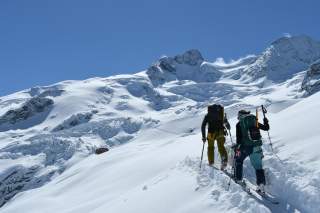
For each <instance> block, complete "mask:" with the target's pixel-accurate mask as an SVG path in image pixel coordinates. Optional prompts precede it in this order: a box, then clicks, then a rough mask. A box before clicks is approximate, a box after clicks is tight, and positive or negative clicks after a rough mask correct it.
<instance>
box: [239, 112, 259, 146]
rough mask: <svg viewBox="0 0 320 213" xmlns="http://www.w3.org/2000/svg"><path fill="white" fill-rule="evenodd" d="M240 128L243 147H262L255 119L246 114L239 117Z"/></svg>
mask: <svg viewBox="0 0 320 213" xmlns="http://www.w3.org/2000/svg"><path fill="white" fill-rule="evenodd" d="M240 127H241V133H242V139H243V140H244V141H243V143H244V144H245V145H254V146H261V145H262V137H261V133H260V129H259V127H258V125H257V117H256V116H254V115H252V114H248V115H242V116H241V117H240Z"/></svg>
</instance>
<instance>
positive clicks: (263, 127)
mask: <svg viewBox="0 0 320 213" xmlns="http://www.w3.org/2000/svg"><path fill="white" fill-rule="evenodd" d="M259 129H261V130H264V131H268V130H269V129H270V126H269V122H265V121H264V122H263V124H261V123H259ZM236 135H237V144H242V141H241V140H242V133H241V127H240V122H238V123H237V125H236Z"/></svg>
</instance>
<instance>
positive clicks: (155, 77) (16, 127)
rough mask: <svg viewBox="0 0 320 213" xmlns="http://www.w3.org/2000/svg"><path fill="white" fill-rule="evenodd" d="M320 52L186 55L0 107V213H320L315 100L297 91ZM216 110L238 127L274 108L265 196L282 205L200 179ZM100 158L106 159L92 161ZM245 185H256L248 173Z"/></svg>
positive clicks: (286, 43)
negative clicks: (247, 115) (204, 134)
mask: <svg viewBox="0 0 320 213" xmlns="http://www.w3.org/2000/svg"><path fill="white" fill-rule="evenodd" d="M318 44H319V43H318V42H316V41H313V40H311V39H310V38H309V37H305V36H300V37H293V38H283V39H279V40H277V41H276V42H274V43H273V44H272V45H271V46H270V47H269V48H267V50H266V51H265V52H263V53H262V54H261V55H260V56H253V55H249V56H247V57H245V58H242V59H239V60H236V61H232V62H230V63H225V62H223V61H222V60H220V61H216V62H213V63H211V62H207V61H204V59H203V57H202V56H201V54H200V52H199V51H197V50H190V51H187V52H186V53H184V54H182V55H177V56H175V57H162V58H161V59H160V60H159V61H158V62H156V63H155V64H153V65H152V66H151V67H150V68H148V69H147V70H146V71H142V72H139V73H137V74H134V75H118V76H112V77H108V78H92V79H87V80H84V81H64V82H60V83H57V84H54V85H50V86H46V87H34V88H31V89H28V90H24V91H21V92H18V93H15V94H12V95H8V96H5V97H1V98H0V140H1V144H0V169H1V171H0V181H1V182H0V183H1V184H0V206H2V207H1V208H0V212H150V211H152V212H212V211H222V212H295V211H296V212H318V209H319V208H318V206H319V204H320V200H319V196H318V194H319V191H320V181H319V174H320V163H319V162H320V161H319V157H318V156H319V154H320V153H319V151H318V149H316V147H317V146H316V145H317V144H316V143H317V141H319V137H320V135H319V127H318V126H317V125H316V116H317V115H318V113H319V104H318V103H319V98H320V95H319V94H318V93H316V91H317V90H316V89H315V90H313V93H315V94H314V95H313V96H310V97H307V95H308V94H309V93H306V92H305V91H304V90H303V88H304V87H303V86H302V82H304V81H305V79H306V78H308V79H309V80H310V79H312V80H314V79H317V76H310V71H307V68H308V66H310V65H311V64H312V63H313V62H314V61H315V60H316V58H317V57H318V53H319V52H320V46H319V45H318ZM268 51H269V52H270V54H268ZM271 53H272V54H271ZM305 53H306V54H305ZM319 57H320V56H319ZM286 62H287V63H286ZM314 66H315V65H313V67H311V68H310V69H311V70H314V69H313V68H314ZM293 68H294V69H293ZM277 72H279V75H277ZM280 72H281V73H280ZM315 74H317V73H315ZM278 77H279V78H278ZM211 103H221V104H223V105H225V106H226V107H225V110H226V112H227V114H228V116H229V118H230V120H231V122H232V126H233V127H234V126H235V123H236V113H237V111H238V110H239V109H250V110H253V111H254V110H255V108H256V107H258V106H260V105H261V104H264V105H266V106H267V108H268V110H269V113H268V116H269V118H270V122H271V125H272V127H271V131H270V133H271V137H272V141H273V144H274V146H273V149H274V151H275V153H277V155H275V154H274V153H272V149H271V147H270V145H269V144H268V143H269V142H268V140H267V134H264V138H265V144H264V147H263V148H264V154H265V158H264V161H265V167H266V171H267V176H268V187H267V188H268V191H269V192H270V193H272V194H274V195H276V196H277V197H278V199H279V201H280V205H278V206H274V205H272V204H270V203H268V202H266V201H264V200H261V198H260V197H256V198H252V197H251V196H249V195H247V194H246V193H245V192H243V191H242V189H241V188H240V187H239V186H237V185H235V184H231V186H230V189H229V190H227V183H228V181H229V179H228V177H226V176H225V175H224V174H223V173H222V172H220V171H217V170H213V169H212V168H209V167H208V166H207V165H206V158H205V159H204V162H203V168H202V170H200V169H199V163H200V154H201V153H200V152H201V148H202V143H201V141H200V139H201V135H200V129H199V128H200V124H201V121H202V118H203V116H204V114H205V112H206V107H207V106H208V104H211ZM260 119H261V115H260ZM232 135H233V136H235V132H234V128H233V129H232ZM233 140H235V139H233ZM227 143H228V146H229V145H231V141H230V139H228V141H227ZM103 146H106V147H108V148H109V149H110V151H109V152H107V153H104V154H102V155H94V154H93V153H94V151H95V149H96V148H97V147H103ZM217 158H218V156H217ZM218 164H219V161H218V160H217V165H218ZM245 177H246V179H247V180H248V181H249V182H251V183H254V182H255V174H254V171H253V169H252V168H251V166H250V163H249V161H246V163H245Z"/></svg>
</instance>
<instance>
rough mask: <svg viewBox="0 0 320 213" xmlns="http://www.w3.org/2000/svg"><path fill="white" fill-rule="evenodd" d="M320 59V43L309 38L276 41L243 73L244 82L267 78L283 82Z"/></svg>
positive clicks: (288, 38) (296, 37)
mask: <svg viewBox="0 0 320 213" xmlns="http://www.w3.org/2000/svg"><path fill="white" fill-rule="evenodd" d="M319 58H320V42H318V41H315V40H313V39H312V38H310V37H308V36H293V37H282V38H280V39H278V40H276V41H274V42H273V43H272V44H271V46H270V47H268V48H267V49H266V50H265V51H264V52H263V53H262V54H261V55H260V57H259V58H258V59H257V60H256V61H255V63H253V64H252V65H250V66H248V67H247V68H245V69H244V70H243V72H242V75H243V76H242V77H243V78H244V80H247V81H248V80H256V79H259V78H262V77H266V78H267V79H269V80H272V81H274V82H283V81H285V80H288V79H289V78H291V77H292V76H293V75H294V74H296V73H297V72H300V71H303V70H305V69H307V68H308V67H309V66H310V64H311V63H313V62H314V61H316V60H317V59H319Z"/></svg>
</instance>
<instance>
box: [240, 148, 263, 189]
mask: <svg viewBox="0 0 320 213" xmlns="http://www.w3.org/2000/svg"><path fill="white" fill-rule="evenodd" d="M239 154H240V155H238V156H237V154H236V155H235V178H236V179H237V180H242V176H243V161H244V160H245V159H246V158H247V157H248V156H249V157H250V161H251V164H252V166H253V168H254V169H255V170H256V178H257V179H256V180H257V185H259V184H266V181H265V176H264V170H263V168H262V158H263V153H262V149H261V146H242V147H241V148H240V153H239Z"/></svg>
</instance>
